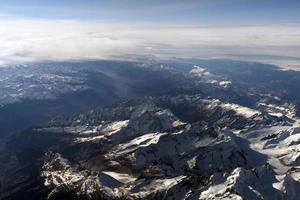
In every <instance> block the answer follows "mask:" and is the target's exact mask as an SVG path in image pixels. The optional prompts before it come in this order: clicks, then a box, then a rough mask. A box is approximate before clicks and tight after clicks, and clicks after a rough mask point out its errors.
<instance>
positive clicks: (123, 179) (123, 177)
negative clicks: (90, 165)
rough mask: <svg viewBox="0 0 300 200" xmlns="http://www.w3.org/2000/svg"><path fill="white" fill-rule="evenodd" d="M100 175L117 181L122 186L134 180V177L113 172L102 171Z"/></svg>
mask: <svg viewBox="0 0 300 200" xmlns="http://www.w3.org/2000/svg"><path fill="white" fill-rule="evenodd" d="M102 173H103V174H106V175H108V176H110V177H112V178H114V179H116V180H118V181H119V182H121V183H123V184H127V183H130V182H133V181H135V180H136V178H135V177H133V176H131V175H129V174H123V173H117V172H113V171H102Z"/></svg>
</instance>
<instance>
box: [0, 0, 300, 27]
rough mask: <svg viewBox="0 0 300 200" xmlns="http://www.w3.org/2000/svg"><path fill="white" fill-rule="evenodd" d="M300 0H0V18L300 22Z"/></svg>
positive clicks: (200, 22) (185, 21)
mask: <svg viewBox="0 0 300 200" xmlns="http://www.w3.org/2000/svg"><path fill="white" fill-rule="evenodd" d="M299 10H300V1H299V0H160V1H159V0H118V1H117V0H9V1H6V0H5V1H4V0H0V17H2V18H3V17H5V18H35V19H37V18H42V19H80V20H86V19H93V20H94V19H96V20H115V21H138V22H140V21H143V22H145V21H146V22H155V23H161V22H165V23H171V22H173V23H175V22H176V23H192V24H203V25H209V24H245V23H248V24H257V23H260V24H263V23H297V22H299V21H300V14H299Z"/></svg>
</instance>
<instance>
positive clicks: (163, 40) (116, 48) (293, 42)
mask: <svg viewBox="0 0 300 200" xmlns="http://www.w3.org/2000/svg"><path fill="white" fill-rule="evenodd" d="M0 44H1V48H0V62H1V63H7V62H17V61H34V60H51V59H87V58H101V59H106V58H111V57H118V56H123V55H126V54H154V55H161V56H179V57H189V56H199V57H223V56H225V55H229V54H233V55H237V54H244V55H252V54H253V55H259V54H263V55H280V56H295V57H300V25H299V24H290V25H267V26H214V27H212V26H207V27H204V26H203V27H199V26H182V25H172V26H170V25H167V26H166V25H162V24H160V25H153V24H138V23H132V24H128V23H117V22H95V21H62V20H57V21H55V20H2V21H0Z"/></svg>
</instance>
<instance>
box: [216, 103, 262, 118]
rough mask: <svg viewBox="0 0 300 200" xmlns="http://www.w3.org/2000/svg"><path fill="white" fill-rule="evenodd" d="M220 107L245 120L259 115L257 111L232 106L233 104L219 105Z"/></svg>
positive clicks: (235, 105)
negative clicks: (233, 112)
mask: <svg viewBox="0 0 300 200" xmlns="http://www.w3.org/2000/svg"><path fill="white" fill-rule="evenodd" d="M220 106H221V107H222V108H224V109H227V110H233V111H235V112H236V114H237V115H240V116H244V117H246V118H251V117H253V116H255V115H260V114H261V112H260V111H257V110H254V109H251V108H248V107H244V106H240V105H237V104H233V103H221V105H220Z"/></svg>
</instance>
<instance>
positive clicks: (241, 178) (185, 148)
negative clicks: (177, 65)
mask: <svg viewBox="0 0 300 200" xmlns="http://www.w3.org/2000/svg"><path fill="white" fill-rule="evenodd" d="M272 111H273V112H271V111H270V109H269V107H268V109H267V108H266V107H262V106H259V105H257V108H248V107H243V106H240V105H238V104H233V103H229V102H223V101H220V100H217V99H202V98H201V96H197V95H192V96H187V95H181V96H176V97H167V96H165V97H159V98H147V99H141V100H134V101H128V102H124V103H122V104H118V105H115V106H111V107H107V108H103V109H98V110H92V111H90V112H88V113H86V114H81V115H78V116H74V117H70V118H56V119H53V120H52V121H51V122H49V123H48V125H46V126H41V127H36V128H33V129H30V130H28V131H26V132H25V133H23V134H21V135H20V136H19V137H17V138H16V139H15V140H13V141H12V143H11V145H12V146H14V145H17V146H18V147H19V148H20V147H22V152H23V154H21V155H20V153H18V152H17V151H16V153H15V154H14V155H10V157H9V158H6V159H7V160H6V162H5V163H3V164H2V165H1V167H2V169H3V170H2V174H1V176H2V177H4V178H2V182H1V190H2V191H3V192H2V193H1V194H2V198H3V199H18V198H20V195H21V194H22V195H23V197H24V198H25V199H26V198H28V199H34V198H36V199H41V198H44V199H249V200H250V199H251V200H252V199H297V195H298V191H299V177H300V174H299V172H300V171H299V168H298V166H299V160H300V159H299V155H300V153H299V151H298V150H299V149H300V146H299V145H300V143H299V138H300V137H299V135H300V125H299V122H298V120H297V119H296V118H295V117H293V116H291V115H289V114H288V113H290V114H291V113H293V112H292V110H290V112H287V110H284V109H277V110H276V111H277V112H280V115H279V114H277V115H274V114H273V113H274V110H272ZM33 155H35V156H33ZM26 156H27V157H28V156H29V157H30V158H31V160H30V161H29V160H26V158H25V157H26ZM24 159H25V160H24ZM5 166H6V167H5ZM28 168H29V169H30V170H28ZM16 176H18V177H23V179H20V178H18V180H19V181H18V182H11V181H10V180H13V179H14V178H15V177H16ZM33 177H34V178H33ZM16 179H17V178H16ZM29 180H30V182H29ZM25 183H27V185H26V184H25ZM4 191H5V192H4ZM33 197H34V198H33Z"/></svg>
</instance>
